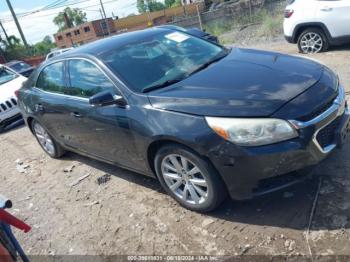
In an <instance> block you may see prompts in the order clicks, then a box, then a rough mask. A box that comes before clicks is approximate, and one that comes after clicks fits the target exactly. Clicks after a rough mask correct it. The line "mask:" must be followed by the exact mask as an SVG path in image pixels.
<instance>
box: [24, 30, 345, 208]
mask: <svg viewBox="0 0 350 262" xmlns="http://www.w3.org/2000/svg"><path fill="white" fill-rule="evenodd" d="M19 101H20V103H19V104H20V108H21V110H22V113H23V115H24V119H25V121H26V123H27V125H28V126H29V128H30V130H31V131H32V133H33V134H34V136H36V138H37V140H38V142H39V144H40V145H41V146H42V148H43V149H44V151H45V152H46V153H47V154H49V155H50V156H51V157H53V158H59V157H61V156H62V155H63V154H64V152H65V151H66V150H69V151H74V152H77V153H80V154H83V155H86V156H89V157H92V158H96V159H99V160H102V161H105V162H108V163H111V164H116V165H119V166H121V167H123V168H127V169H130V170H133V171H136V172H139V173H143V174H145V175H148V176H151V177H155V178H157V179H158V180H159V181H160V183H161V184H162V186H163V187H164V189H165V190H166V192H168V194H169V195H171V196H172V197H173V198H174V199H176V200H177V201H178V202H179V203H180V204H181V205H183V206H185V207H186V208H188V209H191V210H195V211H200V212H205V211H210V210H213V209H215V208H216V207H218V205H219V204H220V203H221V202H222V201H223V199H225V198H226V195H227V193H228V194H229V195H230V196H231V198H233V199H247V198H251V197H253V196H255V195H259V194H262V193H266V192H271V191H272V190H276V189H280V188H282V187H284V186H287V185H290V184H291V183H295V181H298V180H299V179H300V178H302V177H304V176H305V175H306V172H294V171H297V170H301V169H304V168H308V167H311V166H315V165H317V164H318V163H319V162H320V161H322V160H323V159H325V158H326V157H327V156H328V155H329V154H330V153H331V152H332V151H334V150H335V149H336V148H337V147H340V146H341V145H342V144H343V142H344V139H345V138H346V136H347V134H348V133H349V118H350V115H349V110H348V106H347V104H346V100H345V94H344V89H343V87H342V85H341V84H340V82H339V79H338V76H337V75H336V74H335V73H334V72H333V71H331V70H330V69H329V68H327V67H325V66H324V65H321V64H319V63H316V62H314V61H311V60H307V59H303V58H300V57H293V56H288V55H283V54H278V53H270V52H264V51H256V50H248V49H239V48H234V49H226V48H224V47H221V46H218V45H215V44H212V43H210V42H208V41H205V40H202V39H200V38H197V37H193V36H191V35H188V34H184V33H181V32H179V31H177V30H171V29H165V28H155V29H148V30H144V31H138V32H132V33H126V34H122V35H118V36H114V37H111V38H106V39H104V40H100V41H96V42H94V43H91V44H88V45H85V46H83V47H80V48H77V49H75V50H74V51H71V52H69V53H65V54H62V55H60V56H58V57H57V58H54V59H52V60H51V61H49V62H47V63H46V64H44V65H42V66H41V67H40V68H39V69H37V70H36V72H35V73H33V74H32V76H31V77H30V79H29V80H28V81H27V83H26V84H25V85H24V87H23V88H21V89H20V90H19Z"/></svg>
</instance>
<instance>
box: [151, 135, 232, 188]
mask: <svg viewBox="0 0 350 262" xmlns="http://www.w3.org/2000/svg"><path fill="white" fill-rule="evenodd" d="M166 145H178V146H181V147H185V148H186V149H188V150H189V151H191V152H192V153H194V154H196V155H198V156H199V157H201V158H203V159H204V160H205V161H206V162H207V163H208V164H209V165H210V167H211V168H212V169H214V170H215V171H216V172H217V174H218V175H219V178H220V179H221V180H222V182H223V184H224V186H225V188H226V190H228V188H227V185H226V183H225V182H224V181H225V180H224V179H223V177H222V175H221V174H220V172H219V171H218V170H217V168H216V167H215V165H214V164H213V163H212V161H211V160H210V158H209V157H208V156H206V155H205V154H203V153H201V150H199V149H198V148H194V147H193V146H189V145H188V144H187V143H185V142H184V141H179V140H177V139H175V138H168V137H167V138H159V139H156V140H154V141H153V142H152V143H150V144H149V146H148V148H147V163H148V165H149V168H150V169H151V170H152V172H153V173H154V175H155V177H156V178H157V179H158V176H157V172H156V170H155V166H154V160H155V157H156V154H157V152H158V150H159V149H160V148H162V147H164V146H166ZM203 152H204V151H203Z"/></svg>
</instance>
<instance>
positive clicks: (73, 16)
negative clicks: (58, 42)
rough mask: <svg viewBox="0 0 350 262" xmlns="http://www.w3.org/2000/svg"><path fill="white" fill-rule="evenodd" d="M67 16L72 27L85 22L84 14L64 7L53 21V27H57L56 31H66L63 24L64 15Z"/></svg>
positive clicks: (64, 23) (75, 9)
mask: <svg viewBox="0 0 350 262" xmlns="http://www.w3.org/2000/svg"><path fill="white" fill-rule="evenodd" d="M65 13H66V14H67V17H68V19H69V20H70V22H71V23H72V25H73V26H78V25H81V24H83V23H85V22H86V21H87V19H86V13H85V12H83V11H81V10H80V9H79V8H73V9H72V8H70V7H66V8H65V9H64V10H63V11H62V12H59V13H58V15H57V16H56V17H55V18H54V19H53V22H54V24H55V25H57V26H58V31H59V32H60V31H63V30H65V29H67V25H66V22H65V18H64V14H65Z"/></svg>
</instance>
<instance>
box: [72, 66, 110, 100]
mask: <svg viewBox="0 0 350 262" xmlns="http://www.w3.org/2000/svg"><path fill="white" fill-rule="evenodd" d="M69 79H70V87H69V88H68V90H67V92H68V94H69V95H73V96H78V97H91V96H93V95H96V94H97V93H99V92H102V91H111V92H112V93H115V87H114V84H113V83H112V82H111V81H110V80H109V79H108V78H107V77H106V76H105V75H104V74H103V73H102V72H101V71H100V69H99V68H97V67H96V66H95V65H93V64H92V63H90V62H88V61H86V60H70V61H69Z"/></svg>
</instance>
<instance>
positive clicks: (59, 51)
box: [45, 47, 73, 60]
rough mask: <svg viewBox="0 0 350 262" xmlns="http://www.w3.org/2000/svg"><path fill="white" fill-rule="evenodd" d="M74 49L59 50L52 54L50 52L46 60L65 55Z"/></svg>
mask: <svg viewBox="0 0 350 262" xmlns="http://www.w3.org/2000/svg"><path fill="white" fill-rule="evenodd" d="M72 49H73V47H69V48H63V49H57V50H55V51H52V52H50V53H48V54H47V56H46V59H45V60H49V59H51V58H53V57H55V56H58V55H60V54H63V53H65V52H67V51H69V50H72Z"/></svg>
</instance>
